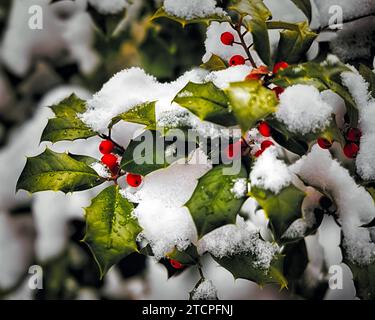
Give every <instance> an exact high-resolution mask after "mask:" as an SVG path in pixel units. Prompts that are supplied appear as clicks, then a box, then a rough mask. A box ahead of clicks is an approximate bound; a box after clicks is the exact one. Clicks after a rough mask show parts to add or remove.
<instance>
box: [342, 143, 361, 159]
mask: <svg viewBox="0 0 375 320" xmlns="http://www.w3.org/2000/svg"><path fill="white" fill-rule="evenodd" d="M358 152H359V145H358V144H356V143H353V142H350V143H348V144H346V145H345V147H344V154H345V155H346V156H347V157H348V158H349V159H354V158H355V157H356V156H357V154H358Z"/></svg>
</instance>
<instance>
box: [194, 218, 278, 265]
mask: <svg viewBox="0 0 375 320" xmlns="http://www.w3.org/2000/svg"><path fill="white" fill-rule="evenodd" d="M197 248H198V252H199V253H200V254H203V253H205V252H209V253H211V254H212V255H213V256H215V257H216V258H219V259H220V258H224V257H230V256H235V255H241V254H248V255H251V256H252V257H253V260H252V264H253V267H254V268H259V269H261V270H264V271H267V270H268V269H269V267H270V265H271V262H272V260H273V258H274V256H275V254H276V253H277V252H278V251H279V247H278V246H277V244H276V243H270V242H266V241H264V240H262V239H261V238H260V236H259V231H258V229H257V228H256V227H255V226H254V225H253V224H252V223H251V222H249V221H246V222H245V221H244V220H243V218H241V217H237V224H228V225H225V226H223V227H220V228H218V229H215V230H213V231H211V232H210V233H208V234H206V235H205V236H204V237H203V238H202V239H201V240H200V241H199V242H198V247H197Z"/></svg>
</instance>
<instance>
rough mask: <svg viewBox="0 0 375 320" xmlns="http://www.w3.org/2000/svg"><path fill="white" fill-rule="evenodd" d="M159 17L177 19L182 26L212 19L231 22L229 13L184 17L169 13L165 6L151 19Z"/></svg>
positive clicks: (209, 21) (208, 22) (206, 22)
mask: <svg viewBox="0 0 375 320" xmlns="http://www.w3.org/2000/svg"><path fill="white" fill-rule="evenodd" d="M159 18H167V19H170V20H173V21H176V22H178V23H180V24H181V25H182V27H185V26H186V25H188V24H191V23H203V24H205V25H207V26H208V25H209V24H210V23H211V22H212V21H219V22H225V21H227V22H229V21H231V20H230V17H229V16H227V15H219V14H213V15H209V16H207V17H202V18H193V19H183V18H180V17H176V16H174V15H172V14H169V13H168V12H167V11H165V9H164V8H163V7H161V8H159V9H158V10H157V11H156V12H155V13H154V15H153V16H152V17H151V21H153V20H156V19H159Z"/></svg>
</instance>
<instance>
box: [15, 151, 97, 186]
mask: <svg viewBox="0 0 375 320" xmlns="http://www.w3.org/2000/svg"><path fill="white" fill-rule="evenodd" d="M103 182H104V180H103V179H102V178H101V177H99V175H98V174H97V173H96V172H95V171H94V170H93V169H92V168H91V167H89V166H88V165H87V163H86V161H83V162H80V161H78V160H76V159H74V158H72V157H71V156H69V155H68V154H66V153H56V152H53V151H52V150H49V149H48V148H47V149H46V150H45V151H44V152H43V153H42V154H40V155H38V156H36V157H31V158H28V159H27V162H26V166H25V168H24V170H23V172H22V174H21V176H20V177H19V179H18V182H17V190H20V189H24V190H27V191H29V192H32V193H34V192H38V191H45V190H53V191H62V192H64V193H68V192H73V191H81V190H86V189H91V188H93V187H95V186H98V185H100V184H102V183H103Z"/></svg>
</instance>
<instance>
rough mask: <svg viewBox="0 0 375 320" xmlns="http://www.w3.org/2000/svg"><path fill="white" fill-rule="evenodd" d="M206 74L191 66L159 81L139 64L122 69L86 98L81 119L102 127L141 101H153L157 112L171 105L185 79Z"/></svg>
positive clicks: (97, 129) (202, 77) (200, 78)
mask: <svg viewBox="0 0 375 320" xmlns="http://www.w3.org/2000/svg"><path fill="white" fill-rule="evenodd" d="M206 75H207V72H206V71H204V70H200V69H195V70H192V71H189V72H187V73H185V74H184V75H183V76H181V77H180V78H178V79H177V80H176V81H174V82H171V83H160V82H158V81H157V80H156V78H154V77H153V76H151V75H148V74H146V73H145V71H143V70H142V69H140V68H130V69H126V70H123V71H121V72H119V73H117V74H115V75H114V76H113V77H112V78H111V79H110V80H109V81H108V82H107V83H105V84H104V86H103V88H102V89H101V90H100V91H99V92H98V93H96V94H95V95H94V96H93V98H92V99H91V100H89V101H88V110H87V111H86V112H85V113H83V114H82V115H81V119H82V120H83V121H84V122H85V123H86V124H87V125H89V126H90V127H92V128H93V129H94V130H96V131H105V130H106V129H107V126H108V124H109V122H110V121H111V119H112V118H113V117H115V116H117V115H119V114H121V113H123V112H126V111H128V110H129V109H131V108H133V107H135V106H137V105H139V104H141V103H145V102H152V101H157V104H156V109H157V114H158V111H159V110H160V111H165V110H168V108H169V109H170V108H171V102H172V100H173V98H174V97H175V95H176V94H177V93H178V92H179V91H180V90H182V89H183V88H184V87H185V86H186V84H187V83H188V82H189V81H192V82H196V83H200V82H202V81H203V80H204V77H205V76H206ZM160 111H159V112H160Z"/></svg>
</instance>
